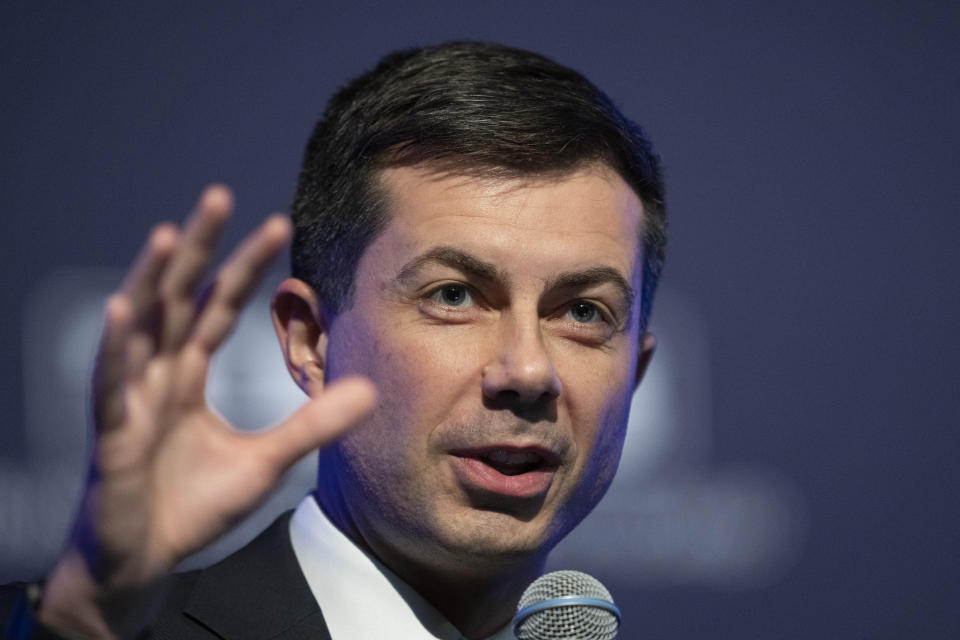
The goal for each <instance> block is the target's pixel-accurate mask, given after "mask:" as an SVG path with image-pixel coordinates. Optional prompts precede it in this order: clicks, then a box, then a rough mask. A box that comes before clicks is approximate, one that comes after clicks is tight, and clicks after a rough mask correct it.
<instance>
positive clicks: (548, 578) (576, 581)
mask: <svg viewBox="0 0 960 640" xmlns="http://www.w3.org/2000/svg"><path fill="white" fill-rule="evenodd" d="M563 596H580V597H584V598H596V599H598V600H606V601H607V602H611V603H612V602H613V597H612V596H611V595H610V592H609V591H607V589H606V587H604V586H603V585H602V584H600V581H599V580H597V579H596V578H594V577H593V576H589V575H587V574H585V573H581V572H580V571H554V572H553V573H548V574H546V575H543V576H540V577H539V578H537V579H536V580H534V581H533V583H531V584H530V586H529V587H527V590H526V591H524V592H523V595H522V596H520V602H519V604H517V611H520V610H521V609H524V608H526V607H529V606H531V605H534V604H538V603H540V602H544V601H546V600H552V599H553V598H560V597H563ZM619 627H620V621H619V620H618V619H617V616H615V615H613V614H612V613H611V612H609V611H607V610H605V609H599V608H597V607H591V606H588V605H574V606H567V607H560V606H557V607H550V608H548V609H544V610H543V611H538V612H537V613H534V614H532V615H530V616H529V617H528V618H526V619H525V620H523V621H522V622H520V623H519V624H518V625H517V627H516V628H515V629H514V633H515V634H516V636H517V640H573V639H576V640H613V638H616V637H617V629H618V628H619Z"/></svg>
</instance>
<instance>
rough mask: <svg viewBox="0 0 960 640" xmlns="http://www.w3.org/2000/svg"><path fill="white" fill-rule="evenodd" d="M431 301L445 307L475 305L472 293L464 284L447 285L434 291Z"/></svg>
mask: <svg viewBox="0 0 960 640" xmlns="http://www.w3.org/2000/svg"><path fill="white" fill-rule="evenodd" d="M430 299H431V300H433V301H434V302H436V303H437V304H441V305H443V306H445V307H466V306H469V305H472V304H473V297H472V296H471V295H470V291H469V290H467V287H466V286H464V285H462V284H446V285H444V286H442V287H440V288H439V289H437V290H436V291H434V292H433V295H431V296H430Z"/></svg>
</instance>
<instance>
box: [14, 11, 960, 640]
mask: <svg viewBox="0 0 960 640" xmlns="http://www.w3.org/2000/svg"><path fill="white" fill-rule="evenodd" d="M958 36H960V5H956V4H955V3H947V2H923V3H906V2H900V3H895V2H865V1H863V2H847V3H838V2H813V3H804V4H802V5H795V6H791V5H781V4H775V3H767V2H752V3H751V2H734V3H696V2H657V3H653V2H631V3H627V2H610V3H600V2H598V3H592V4H591V5H590V6H587V4H586V3H578V2H573V1H570V0H564V1H557V0H555V1H553V2H516V1H514V2H509V3H507V2H486V3H467V2H463V3H460V2H446V3H439V2H437V3H431V2H417V1H412V2H405V3H387V2H354V3H351V4H350V5H349V6H347V5H346V4H345V3H344V4H341V3H332V2H299V3H292V2H291V3H255V2H229V3H227V2H223V3H215V2H210V3H203V4H202V5H200V6H199V7H198V6H197V3H186V2H165V3H154V4H153V5H152V6H143V5H142V4H136V5H134V4H132V3H120V2H116V3H106V2H93V3H84V4H82V5H81V3H65V2H62V3H61V2H30V3H27V2H5V3H2V4H0V214H2V216H3V221H4V229H5V232H4V233H3V234H2V235H0V267H2V274H3V275H2V286H0V303H2V305H3V312H2V313H0V362H2V363H3V366H2V368H0V402H2V406H3V407H4V408H5V412H6V417H5V419H4V421H3V426H2V427H0V581H8V580H13V579H27V578H35V577H37V576H40V575H42V574H43V572H44V571H45V570H46V568H47V567H48V565H49V563H50V562H51V560H52V558H53V557H54V556H55V554H56V552H57V549H58V546H59V545H60V544H61V542H62V540H63V536H64V533H65V527H66V526H67V524H68V522H69V520H70V515H71V510H72V509H73V504H74V501H75V499H76V493H77V490H78V486H79V482H80V479H81V475H82V469H83V460H84V455H85V447H86V442H87V437H88V435H87V428H88V425H87V419H86V416H87V406H86V396H87V378H88V376H89V370H90V361H91V356H92V354H93V350H94V344H95V341H96V336H97V333H98V324H99V321H100V312H101V305H102V300H103V297H104V295H105V294H106V293H107V292H108V291H109V290H110V289H111V288H113V287H115V286H116V285H117V283H118V281H119V278H120V277H121V274H122V273H123V269H124V267H125V265H127V264H128V263H129V262H130V260H131V259H132V258H133V256H134V254H135V253H136V250H137V247H138V245H139V244H140V242H141V239H142V237H143V236H144V234H145V233H146V232H147V230H148V229H149V228H150V227H151V226H152V225H153V224H154V223H155V222H156V221H158V220H162V219H179V218H180V217H181V216H182V215H183V214H184V213H185V212H186V211H187V210H188V209H189V207H190V205H191V202H192V200H193V199H194V197H195V196H196V194H197V193H198V192H199V190H200V188H201V187H202V186H203V185H204V184H206V183H208V182H211V181H222V182H226V183H228V184H230V185H231V186H233V188H234V189H235V191H236V193H237V201H238V211H237V215H236V219H235V220H234V223H233V225H232V227H231V229H230V231H229V232H228V234H227V238H226V244H229V243H230V242H231V241H235V240H237V239H238V238H239V237H240V236H241V234H242V233H243V232H244V231H245V230H248V229H249V228H251V227H252V226H253V225H254V224H256V222H257V221H258V220H259V219H261V218H262V216H264V215H265V214H266V213H268V212H270V211H274V210H285V209H286V208H287V205H288V203H289V201H290V198H291V195H292V192H293V187H294V182H295V177H296V173H297V168H298V164H299V160H300V154H301V152H302V147H303V144H304V142H305V140H306V137H307V135H308V134H309V132H310V130H311V128H312V125H313V123H314V121H315V119H316V117H317V116H318V114H319V112H320V111H321V109H322V108H323V105H324V103H325V101H326V99H327V97H328V96H329V95H330V94H331V93H332V92H333V91H334V90H335V89H336V88H337V87H339V86H340V85H342V84H343V83H344V82H346V81H347V80H348V79H350V78H351V77H353V76H354V75H356V74H357V73H359V72H361V71H363V70H365V69H367V68H369V67H370V66H372V65H373V64H374V62H375V61H376V59H377V58H378V57H379V56H380V55H382V54H384V53H386V52H388V51H390V50H393V49H396V48H399V47H405V46H411V45H418V44H428V43H433V42H437V41H441V40H448V39H482V40H494V41H499V42H502V43H505V44H509V45H514V46H519V47H524V48H529V49H533V50H536V51H538V52H541V53H544V54H546V55H548V56H551V57H553V58H555V59H557V60H558V61H560V62H562V63H565V64H567V65H569V66H572V67H574V68H575V69H578V70H579V71H581V72H583V73H585V74H586V75H587V76H588V77H590V78H591V79H592V80H593V81H594V82H596V83H597V84H598V85H599V86H601V87H602V88H603V89H604V90H606V91H607V92H608V93H609V94H610V95H611V96H612V98H613V99H614V100H615V102H617V103H618V104H619V105H620V106H621V107H622V109H623V110H624V111H625V112H626V113H627V114H628V115H630V116H631V117H633V118H634V119H636V120H637V121H639V122H640V123H641V124H642V125H643V126H644V127H645V128H646V129H647V132H648V133H649V134H650V135H651V137H652V138H653V140H654V142H655V144H656V145H657V147H658V149H659V151H660V153H661V155H662V156H663V160H664V164H665V167H666V173H667V180H668V188H669V205H670V213H671V217H672V220H671V239H670V246H669V249H668V261H667V268H666V273H665V276H664V280H663V285H662V293H661V296H660V298H659V299H658V301H657V304H656V307H655V310H654V331H655V333H657V335H658V338H659V343H660V349H659V351H658V353H657V356H656V358H655V359H654V363H653V365H652V368H651V372H650V375H649V378H648V380H647V381H645V383H644V384H643V385H642V386H641V389H640V391H639V392H638V394H637V396H636V398H635V401H634V409H635V410H634V411H633V413H632V415H631V426H630V435H629V437H628V441H627V446H626V450H625V453H624V459H623V462H622V464H621V471H620V475H619V476H618V479H617V481H616V482H615V485H614V487H613V489H612V490H611V492H610V494H608V496H607V498H605V500H604V501H603V503H601V505H600V506H599V507H598V509H597V510H596V512H595V513H594V514H593V515H591V516H590V518H588V520H587V521H586V522H585V523H584V524H583V526H582V527H581V528H580V529H578V530H577V531H576V532H575V533H574V534H573V535H572V536H571V537H570V538H569V539H568V540H567V541H565V542H564V543H563V544H562V545H561V547H559V548H558V549H557V551H556V552H555V553H554V556H553V558H552V561H551V562H552V565H553V566H554V568H561V567H569V568H578V569H583V570H587V571H589V572H592V573H594V574H595V575H597V577H599V578H600V579H601V580H602V581H603V582H605V583H606V584H607V585H608V586H609V587H610V589H611V591H612V592H613V594H614V596H615V598H616V599H617V601H618V603H620V605H621V607H622V608H623V609H624V610H625V616H626V619H625V624H624V631H623V633H622V637H624V638H646V637H650V638H691V639H692V638H703V637H715V638H727V637H746V638H766V637H774V636H776V637H780V638H797V639H800V638H811V637H851V638H853V637H855V638H902V637H923V638H950V637H958V635H960V615H958V614H957V603H958V602H960V561H958V557H957V556H958V552H957V550H956V549H957V539H958V533H960V509H958V500H957V498H956V497H955V492H956V489H955V487H956V486H957V483H958V481H960V473H958V465H957V463H956V459H957V455H958V452H960V436H958V427H960V393H958V392H960V373H958V366H960V358H958V355H960V348H958V341H957V339H956V337H955V334H956V331H957V328H958V326H960V301H958V297H960V296H958V293H960V287H958V285H957V284H956V280H957V278H958V276H960V269H958V267H957V262H958V260H957V250H956V249H955V248H954V245H955V244H956V243H957V237H958V235H960V220H958V217H957V215H956V212H957V203H958V202H960V180H958V178H957V166H958V162H960V158H958V151H957V149H958V144H960V135H958V133H960V126H958V124H957V117H956V114H957V113H960V82H958V69H960V45H958V41H960V40H958ZM284 269H285V265H284V264H278V265H277V267H276V270H275V272H274V273H273V274H272V275H271V276H270V278H268V282H267V283H266V284H265V285H264V287H263V290H262V292H261V295H260V297H259V298H258V299H257V300H255V301H254V302H253V304H252V305H251V308H250V309H249V310H248V313H247V314H246V316H245V317H244V320H243V322H242V324H241V326H240V327H239V329H238V332H237V335H236V336H235V337H234V338H233V340H232V342H231V343H230V344H229V345H228V347H227V349H226V350H225V351H224V352H223V353H222V354H220V355H219V356H218V358H217V361H216V363H215V367H214V372H213V378H212V380H211V385H210V389H209V396H210V398H211V400H212V401H213V402H214V403H215V404H216V405H217V406H218V408H220V409H221V411H222V412H223V413H224V414H226V415H227V416H228V417H230V418H232V419H233V420H235V421H236V423H237V424H238V426H240V427H241V428H245V429H246V428H258V427H260V426H262V425H264V424H269V423H270V422H271V421H273V420H275V419H277V418H279V417H281V416H282V415H283V414H284V413H286V412H287V411H289V410H290V409H291V408H292V407H295V406H296V405H297V404H298V403H299V402H300V401H301V398H300V397H299V395H298V393H299V392H298V390H297V389H296V388H295V387H294V386H293V384H292V383H291V382H290V381H289V380H288V378H287V375H286V372H285V370H284V367H283V365H282V362H281V359H280V355H279V351H278V349H277V348H276V346H275V344H274V342H275V341H274V338H273V336H272V331H271V329H270V327H269V322H268V315H267V301H268V299H269V293H270V289H271V287H272V286H273V285H274V284H276V282H278V281H279V280H280V279H281V278H282V277H283V273H284ZM313 464H314V462H313V460H310V459H308V460H305V461H304V462H303V463H301V464H300V465H299V466H298V467H296V468H295V469H294V471H293V472H292V473H291V474H290V476H289V477H288V479H287V480H286V482H285V484H284V486H283V487H282V488H281V489H280V491H279V492H278V493H277V494H276V496H274V498H273V499H272V500H271V501H270V502H268V503H267V504H266V505H265V506H264V508H263V510H261V512H258V514H256V515H255V516H254V517H253V518H252V519H251V520H250V521H248V522H245V523H244V524H243V525H242V526H241V527H240V529H238V530H237V531H236V532H234V533H233V534H232V535H230V536H228V538H226V539H224V540H223V541H221V542H220V543H218V544H217V545H215V546H214V547H213V548H212V549H210V550H208V551H207V552H205V553H204V554H201V556H200V557H197V558H193V559H191V560H189V561H188V562H187V566H195V565H197V564H202V563H207V562H210V561H211V560H212V559H215V558H216V557H219V556H221V555H223V554H224V553H226V552H228V551H229V550H230V549H232V548H235V547H236V546H237V545H238V544H241V543H242V542H243V541H244V540H246V539H249V538H250V537H252V536H253V535H254V534H255V532H256V531H257V530H258V529H259V528H260V527H261V526H262V522H263V521H264V519H267V520H269V519H270V518H271V517H272V516H273V515H275V514H276V513H279V512H280V511H282V510H284V509H286V508H289V507H290V506H293V505H294V504H295V503H296V501H297V500H298V499H299V498H300V497H301V496H302V495H303V494H304V493H305V492H306V491H307V490H308V489H309V487H310V484H311V481H312V476H313Z"/></svg>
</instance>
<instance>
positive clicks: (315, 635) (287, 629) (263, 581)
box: [183, 512, 330, 640]
mask: <svg viewBox="0 0 960 640" xmlns="http://www.w3.org/2000/svg"><path fill="white" fill-rule="evenodd" d="M292 513H293V512H287V513H285V514H284V515H282V516H281V517H280V518H278V519H277V520H276V521H275V522H274V523H273V524H272V525H270V527H268V528H267V529H266V530H264V531H263V533H261V534H260V535H259V536H257V537H256V538H255V539H254V540H253V541H252V542H250V543H249V544H248V545H247V546H245V547H243V548H242V549H240V550H239V551H237V552H236V553H234V554H232V555H230V556H228V557H227V558H225V559H224V560H223V561H221V562H219V563H217V564H215V565H213V566H212V567H210V568H209V569H206V570H205V571H203V572H201V574H200V576H199V578H198V579H197V583H196V585H195V587H194V588H193V590H192V592H191V593H190V597H189V599H188V601H187V604H186V606H185V607H184V610H183V612H184V613H185V614H186V615H187V616H189V617H191V618H193V619H194V620H196V621H197V622H199V623H200V624H202V625H203V626H205V627H207V628H208V629H210V630H212V631H213V632H215V633H216V634H217V635H219V636H221V637H222V638H225V639H227V640H265V639H267V638H276V639H277V640H281V639H282V640H299V639H303V640H306V639H308V638H309V639H311V640H321V639H323V640H330V632H329V631H328V630H327V626H326V624H325V623H324V621H323V616H322V615H321V613H320V608H319V607H318V606H317V601H316V599H315V598H314V597H313V593H312V592H311V591H310V587H309V586H308V585H307V581H306V579H305V578H304V577H303V573H301V571H300V565H299V563H298V562H297V558H296V555H295V554H294V552H293V547H292V546H291V544H290V533H289V530H290V517H291V515H292Z"/></svg>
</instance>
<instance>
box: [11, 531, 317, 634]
mask: <svg viewBox="0 0 960 640" xmlns="http://www.w3.org/2000/svg"><path fill="white" fill-rule="evenodd" d="M292 513H293V512H287V513H285V514H284V515H283V516H281V517H280V518H279V519H277V520H276V521H275V522H274V523H273V524H272V525H270V527H268V528H267V529H266V530H264V531H263V533H261V534H260V535H259V536H257V537H256V538H255V539H254V540H253V541H252V542H250V544H248V545H247V546H245V547H243V548H242V549H240V550H239V551H237V552H236V553H234V554H232V555H230V556H228V557H227V558H226V559H224V560H223V561H221V562H219V563H217V564H215V565H213V566H212V567H209V568H207V569H202V570H199V571H191V572H188V573H184V574H178V575H176V576H174V578H173V581H172V584H171V586H170V590H169V592H168V594H167V598H166V600H165V602H164V604H163V607H162V609H161V611H160V615H159V616H158V617H157V619H156V622H155V623H154V624H153V625H151V627H150V629H149V631H148V634H147V637H149V638H153V639H156V640H160V639H167V638H169V639H171V640H172V639H177V640H212V639H214V638H222V639H224V640H266V639H268V638H269V639H273V640H300V639H302V640H307V639H309V640H331V638H330V632H329V631H328V630H327V625H326V623H325V622H324V620H323V615H322V614H321V613H320V607H318V606H317V601H316V599H315V598H314V597H313V594H312V593H311V592H310V587H309V586H308V585H307V581H306V579H305V578H304V577H303V573H301V571H300V565H299V564H298V563H297V558H296V556H295V555H294V553H293V547H292V546H291V544H290V533H289V525H290V517H291V515H292ZM17 589H19V591H20V592H21V593H17ZM11 595H18V596H20V597H21V598H22V586H21V587H2V588H0V615H2V611H3V608H4V607H3V602H4V600H5V599H6V601H8V602H10V601H11ZM21 614H22V610H21ZM6 617H8V616H6V615H3V616H2V617H0V621H3V620H4V619H5V618H6ZM11 622H15V621H14V620H11ZM32 626H33V625H32V624H30V621H29V620H25V619H24V618H23V616H22V615H21V617H20V621H19V623H18V628H16V629H8V630H7V635H6V636H5V637H8V638H15V639H16V640H26V639H27V638H31V639H33V640H42V639H43V638H57V637H58V636H56V635H49V633H48V632H47V631H45V630H43V629H39V628H33V629H30V627H32Z"/></svg>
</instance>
